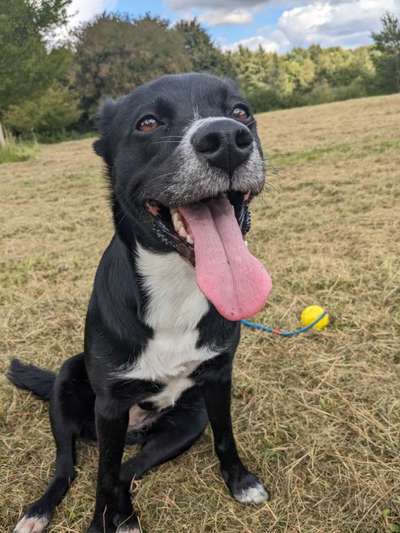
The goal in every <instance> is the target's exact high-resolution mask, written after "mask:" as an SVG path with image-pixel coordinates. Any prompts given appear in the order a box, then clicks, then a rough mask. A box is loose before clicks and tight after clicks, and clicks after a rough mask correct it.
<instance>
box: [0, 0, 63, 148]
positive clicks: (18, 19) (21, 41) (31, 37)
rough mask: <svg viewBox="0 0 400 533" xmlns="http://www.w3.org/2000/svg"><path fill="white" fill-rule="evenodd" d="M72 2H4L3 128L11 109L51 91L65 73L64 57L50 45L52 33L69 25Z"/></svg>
mask: <svg viewBox="0 0 400 533" xmlns="http://www.w3.org/2000/svg"><path fill="white" fill-rule="evenodd" d="M70 3H71V0H41V1H40V2H37V1H34V0H12V1H10V0H0V50H1V53H0V72H1V76H0V129H1V122H2V119H3V117H4V114H5V113H6V112H7V109H8V108H9V107H10V106H15V105H18V104H20V103H22V102H23V101H25V100H27V99H31V98H33V97H36V96H39V95H40V94H42V93H43V92H45V91H47V90H48V88H49V87H50V85H51V84H52V83H53V80H54V79H55V78H57V77H58V76H59V74H60V71H64V66H65V65H64V63H63V61H62V55H60V54H59V53H58V52H57V50H50V51H49V48H48V46H47V45H48V39H49V37H50V35H51V32H52V31H53V30H54V29H55V28H56V27H60V26H62V25H64V24H65V23H66V21H67V12H66V8H67V6H68V5H69V4H70ZM0 138H1V135H0Z"/></svg>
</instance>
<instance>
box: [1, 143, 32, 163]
mask: <svg viewBox="0 0 400 533" xmlns="http://www.w3.org/2000/svg"><path fill="white" fill-rule="evenodd" d="M37 152H38V145H37V144H36V143H25V142H17V141H15V140H13V139H10V140H9V141H8V142H7V144H6V145H5V146H3V147H1V148H0V165H1V164H2V163H17V162H18V161H28V160H29V159H32V158H33V157H34V156H35V155H36V153H37Z"/></svg>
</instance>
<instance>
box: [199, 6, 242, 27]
mask: <svg viewBox="0 0 400 533" xmlns="http://www.w3.org/2000/svg"><path fill="white" fill-rule="evenodd" d="M199 20H200V22H206V23H207V24H208V25H209V26H218V25H220V24H248V23H249V22H251V21H252V20H253V15H252V14H251V13H250V11H246V10H244V9H234V10H233V11H226V10H225V9H216V10H213V11H206V12H205V13H204V14H203V15H200V16H199Z"/></svg>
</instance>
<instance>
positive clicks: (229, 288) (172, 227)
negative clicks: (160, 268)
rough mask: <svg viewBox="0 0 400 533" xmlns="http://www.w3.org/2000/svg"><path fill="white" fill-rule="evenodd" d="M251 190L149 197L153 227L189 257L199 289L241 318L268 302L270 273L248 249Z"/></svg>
mask: <svg viewBox="0 0 400 533" xmlns="http://www.w3.org/2000/svg"><path fill="white" fill-rule="evenodd" d="M250 199H251V194H250V193H247V194H243V193H240V192H232V191H230V192H229V193H226V194H221V195H219V196H218V197H216V198H209V199H204V200H201V201H199V202H195V203H193V204H188V205H185V206H183V207H178V208H171V209H170V208H167V207H165V206H163V205H161V204H160V203H158V202H155V201H148V202H146V209H147V211H148V212H149V213H150V214H151V215H152V216H153V219H154V221H153V223H154V231H155V233H156V234H157V236H158V237H159V238H160V239H161V240H162V241H163V242H164V243H165V244H167V245H169V246H172V247H173V248H174V249H175V250H176V251H177V252H178V253H180V254H181V255H182V256H183V257H185V258H186V259H188V260H189V261H190V262H191V263H192V264H193V266H194V268H195V270H196V280H197V284H198V286H199V287H200V290H201V291H202V292H203V293H204V294H205V296H206V297H207V298H208V300H209V301H210V302H212V304H213V305H214V306H215V307H216V309H217V310H218V312H219V313H220V314H221V315H222V316H224V317H225V318H227V319H228V320H241V319H242V318H247V317H249V316H252V315H254V314H255V313H257V312H258V311H259V310H260V309H262V307H263V306H264V304H265V302H266V299H267V297H268V294H269V292H270V289H271V279H270V277H269V275H268V273H267V272H266V271H265V269H264V267H263V266H262V265H261V263H260V262H259V261H258V260H257V259H256V258H255V257H254V256H252V255H251V253H250V252H249V251H248V249H247V247H246V244H245V241H244V235H245V234H246V233H247V232H248V231H249V229H250V212H249V209H248V203H249V201H250Z"/></svg>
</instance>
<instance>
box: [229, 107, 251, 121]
mask: <svg viewBox="0 0 400 533" xmlns="http://www.w3.org/2000/svg"><path fill="white" fill-rule="evenodd" d="M232 117H233V118H234V119H236V120H240V122H247V121H248V120H249V118H250V113H249V112H248V111H246V109H245V108H244V107H241V106H236V107H235V108H234V109H233V111H232Z"/></svg>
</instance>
